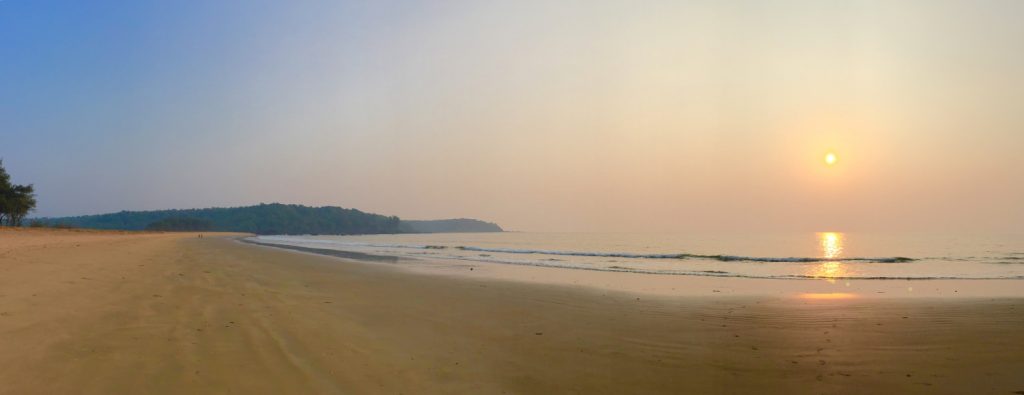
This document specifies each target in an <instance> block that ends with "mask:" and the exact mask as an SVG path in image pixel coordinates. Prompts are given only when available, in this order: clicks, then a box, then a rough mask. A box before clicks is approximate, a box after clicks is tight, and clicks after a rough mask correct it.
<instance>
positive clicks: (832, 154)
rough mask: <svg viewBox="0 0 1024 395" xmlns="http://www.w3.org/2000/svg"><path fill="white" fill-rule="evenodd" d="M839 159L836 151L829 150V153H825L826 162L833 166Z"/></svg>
mask: <svg viewBox="0 0 1024 395" xmlns="http://www.w3.org/2000/svg"><path fill="white" fill-rule="evenodd" d="M838 159H839V158H837V157H836V153H835V152H829V153H827V154H825V164H826V165H829V166H832V165H834V164H836V161H837V160H838Z"/></svg>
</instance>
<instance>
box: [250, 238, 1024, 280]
mask: <svg viewBox="0 0 1024 395" xmlns="http://www.w3.org/2000/svg"><path fill="white" fill-rule="evenodd" d="M251 241H254V242H258V243H264V244H282V245H291V246H299V247H307V248H315V249H333V250H343V251H353V252H360V253H367V254H374V255H389V256H398V257H403V258H411V259H412V260H411V261H410V262H413V263H415V260H416V259H419V260H459V261H478V262H491V263H498V264H509V265H530V266H550V267H560V268H570V269H578V270H599V271H608V272H639V273H651V274H670V275H689V276H719V277H748V278H783V279H786V278H788V279H815V278H818V279H820V278H825V279H1024V237H1020V236H1009V235H1007V236H976V235H972V236H942V235H928V236H923V235H881V234H858V233H840V232H821V233H797V234H772V235H765V234H730V235H714V236H711V235H687V234H640V233H632V234H625V233H620V234H615V233H524V232H506V233H448V234H406V235H365V236H258V237H254V238H252V239H251Z"/></svg>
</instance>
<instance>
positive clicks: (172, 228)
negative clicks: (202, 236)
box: [146, 217, 213, 232]
mask: <svg viewBox="0 0 1024 395" xmlns="http://www.w3.org/2000/svg"><path fill="white" fill-rule="evenodd" d="M210 229H213V222H210V221H209V220H205V219H200V218H191V217H168V218H164V219H162V220H159V221H156V222H153V223H151V224H149V225H146V230H158V231H164V232H196V231H204V230H205V231H208V230H210Z"/></svg>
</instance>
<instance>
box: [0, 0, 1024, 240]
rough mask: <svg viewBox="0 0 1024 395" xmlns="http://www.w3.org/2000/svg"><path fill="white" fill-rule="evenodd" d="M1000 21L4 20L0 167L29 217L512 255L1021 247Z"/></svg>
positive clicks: (197, 7) (226, 13) (172, 12)
mask: <svg viewBox="0 0 1024 395" xmlns="http://www.w3.org/2000/svg"><path fill="white" fill-rule="evenodd" d="M1021 15H1024V2H1019V1H985V2H953V1H899V2H876V1H847V2H821V1H782V2H756V1H754V2H741V3H722V2H718V1H685V2H684V1H649V2H643V3H639V4H638V3H636V2H631V1H605V0H597V1H590V0H588V1H559V2H547V1H537V2H531V1H523V2H520V1H514V2H477V1H455V2H446V3H445V4H444V5H441V4H438V3H436V2H411V3H405V2H403V3H401V4H399V3H391V2H343V1H300V2H295V1H245V2H239V1H223V2H222V1H216V2H190V3H151V2H106V1H99V2H67V3H64V4H60V3H53V2H40V1H25V0H11V1H2V2H0V59H3V60H4V61H2V62H0V86H2V87H3V89H0V122H2V127H0V141H3V143H4V148H5V149H4V150H3V152H0V156H2V157H3V158H4V164H5V166H7V168H8V170H10V172H11V174H13V175H14V177H15V179H14V182H17V183H34V184H35V186H36V190H37V192H38V195H39V204H38V211H37V212H36V213H34V214H35V215H39V216H63V215H82V214H95V213H105V212H117V211H120V210H146V209H168V208H198V207H210V206H240V205H249V204H256V203H260V202H268V203H269V202H283V203H299V204H308V205H338V206H342V207H353V208H358V209H361V210H365V211H370V212H376V213H382V214H387V215H397V216H400V217H402V218H406V219H433V218H453V217H470V218H479V219H484V220H488V221H493V222H496V223H498V224H501V225H502V226H503V227H504V228H506V229H511V230H522V231H579V232H701V231H705V230H708V229H711V230H715V231H724V232H737V231H738V232H753V231H763V232H789V231H803V232H813V231H819V230H822V229H832V230H839V231H867V232H890V231H895V230H899V231H909V232H934V231H943V232H977V231H982V232H988V231H994V232H1017V233H1020V232H1022V225H1021V224H1022V223H1024V209H1022V205H1021V204H1020V202H1022V201H1024V178H1022V171H1021V169H1022V168H1024V165H1022V162H1021V156H1020V152H1021V149H1022V147H1024V133H1021V130H1022V126H1024V112H1022V111H1020V103H1022V102H1024V96H1022V94H1024V74H1022V73H1021V72H1020V70H1024V51H1021V50H1020V48H1021V47H1022V44H1021V37H1024V24H1022V23H1020V16H1021ZM8 148H9V149H8ZM829 152H832V153H834V154H835V156H836V161H835V163H834V165H831V166H829V165H826V164H825V163H824V161H823V158H825V155H826V153H829ZM855 240H856V239H851V244H857V242H856V241H855ZM716 252H717V251H716ZM726 252H728V250H726Z"/></svg>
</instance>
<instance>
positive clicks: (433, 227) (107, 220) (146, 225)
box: [33, 203, 502, 235]
mask: <svg viewBox="0 0 1024 395" xmlns="http://www.w3.org/2000/svg"><path fill="white" fill-rule="evenodd" d="M33 222H38V223H40V224H42V225H48V226H69V227H76V228H90V229H118V230H145V229H148V230H160V231H223V232H246V233H255V234H262V235H270V234H275V235H289V234H291V235H296V234H321V235H358V234H382V233H385V234H386V233H441V232H501V231H502V230H501V228H500V227H498V225H495V224H492V223H490V222H483V221H478V220H473V219H455V220H436V221H402V220H400V219H399V218H398V217H395V216H384V215H379V214H372V213H366V212H362V211H359V210H355V209H346V208H341V207H330V206H328V207H308V206H301V205H295V204H280V203H274V204H260V205H258V206H248V207H231V208H203V209H189V210H159V211H122V212H119V213H111V214H100V215H85V216H80V217H63V218H38V219H35V220H34V221H33Z"/></svg>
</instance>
